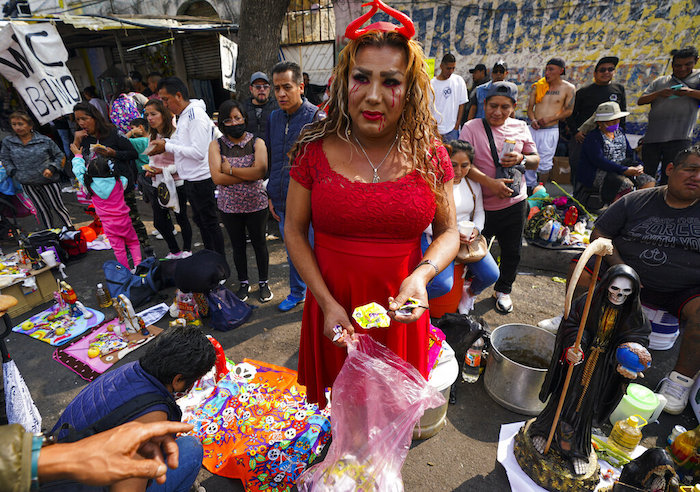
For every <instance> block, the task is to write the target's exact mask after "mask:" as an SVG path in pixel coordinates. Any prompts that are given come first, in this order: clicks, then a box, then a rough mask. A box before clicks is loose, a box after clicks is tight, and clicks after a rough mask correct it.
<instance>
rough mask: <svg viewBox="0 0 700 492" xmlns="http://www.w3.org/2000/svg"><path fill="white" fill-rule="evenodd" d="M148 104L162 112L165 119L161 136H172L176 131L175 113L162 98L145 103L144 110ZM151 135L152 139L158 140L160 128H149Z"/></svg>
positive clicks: (161, 114)
mask: <svg viewBox="0 0 700 492" xmlns="http://www.w3.org/2000/svg"><path fill="white" fill-rule="evenodd" d="M148 106H153V107H154V108H155V110H156V111H158V112H159V113H160V116H161V118H162V119H163V133H161V134H160V136H162V137H164V138H170V136H171V135H172V134H173V133H175V125H173V113H171V112H170V110H169V109H168V108H167V107H166V106H165V104H163V101H161V100H160V99H151V100H150V101H148V102H147V103H146V104H145V105H144V107H143V108H144V110H145V109H146V108H147V107H148ZM149 135H150V137H151V140H157V139H158V130H156V129H155V128H153V127H151V129H150V130H149Z"/></svg>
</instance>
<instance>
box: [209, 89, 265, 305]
mask: <svg viewBox="0 0 700 492" xmlns="http://www.w3.org/2000/svg"><path fill="white" fill-rule="evenodd" d="M247 126H248V115H247V113H246V111H245V110H244V109H243V107H242V106H241V105H240V104H239V103H238V102H237V101H225V102H224V103H223V104H222V105H221V106H220V107H219V129H220V130H221V132H222V133H223V134H224V135H223V136H222V137H221V138H219V139H217V140H214V141H213V142H212V143H211V144H210V145H209V168H210V170H211V177H212V180H213V181H214V183H215V184H216V185H217V189H218V197H217V205H218V207H219V210H220V211H221V218H222V221H223V223H224V226H225V227H226V231H228V236H229V239H230V240H231V246H232V248H233V262H234V264H235V265H236V272H237V274H238V281H239V282H240V286H239V288H238V291H237V292H236V295H237V296H238V298H239V299H241V300H242V301H245V300H246V299H248V294H249V292H250V283H249V281H248V264H247V261H246V231H247V232H248V236H249V237H250V242H251V244H252V245H253V250H254V251H255V260H256V263H257V266H258V283H259V291H258V300H259V301H260V302H267V301H269V300H270V299H272V292H271V291H270V287H269V286H268V284H267V280H268V266H269V258H270V257H269V253H268V251H267V243H266V240H265V230H266V226H267V216H268V205H267V193H266V191H265V187H264V186H263V181H262V180H263V178H264V177H265V173H266V172H267V147H266V146H265V142H264V141H263V140H262V139H260V138H257V137H255V136H254V135H253V134H252V133H249V132H247V131H246V128H247Z"/></svg>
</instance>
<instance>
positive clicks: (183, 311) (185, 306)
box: [170, 289, 202, 326]
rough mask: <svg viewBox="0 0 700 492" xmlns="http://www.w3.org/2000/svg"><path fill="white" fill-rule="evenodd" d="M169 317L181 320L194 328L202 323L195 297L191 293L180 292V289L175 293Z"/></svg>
mask: <svg viewBox="0 0 700 492" xmlns="http://www.w3.org/2000/svg"><path fill="white" fill-rule="evenodd" d="M170 316H172V317H173V318H178V319H183V320H185V323H187V324H192V325H195V326H199V325H200V324H201V323H202V322H201V321H200V316H199V307H198V305H197V300H196V299H195V295H194V294H193V293H192V292H182V291H181V290H180V289H178V290H177V291H176V292H175V300H174V301H173V303H172V304H171V305H170ZM180 323H181V322H180Z"/></svg>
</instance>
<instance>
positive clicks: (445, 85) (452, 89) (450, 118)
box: [430, 73, 469, 135]
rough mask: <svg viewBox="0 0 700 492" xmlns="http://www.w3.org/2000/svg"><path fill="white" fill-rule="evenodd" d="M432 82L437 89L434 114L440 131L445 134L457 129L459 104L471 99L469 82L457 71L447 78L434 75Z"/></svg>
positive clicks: (434, 88) (435, 89)
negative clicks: (468, 87)
mask: <svg viewBox="0 0 700 492" xmlns="http://www.w3.org/2000/svg"><path fill="white" fill-rule="evenodd" d="M430 84H431V85H432V86H433V90H434V91H435V105H434V107H433V109H432V110H433V116H435V119H436V120H437V122H438V131H439V132H440V134H443V135H444V134H445V133H448V132H451V131H452V130H454V129H455V125H456V124H457V115H458V114H459V106H460V104H464V103H466V102H467V101H468V100H469V95H468V92H467V84H466V82H464V79H463V78H462V77H461V76H460V75H457V74H456V73H453V74H452V75H450V78H448V79H447V80H439V79H437V78H436V77H434V78H433V80H431V81H430Z"/></svg>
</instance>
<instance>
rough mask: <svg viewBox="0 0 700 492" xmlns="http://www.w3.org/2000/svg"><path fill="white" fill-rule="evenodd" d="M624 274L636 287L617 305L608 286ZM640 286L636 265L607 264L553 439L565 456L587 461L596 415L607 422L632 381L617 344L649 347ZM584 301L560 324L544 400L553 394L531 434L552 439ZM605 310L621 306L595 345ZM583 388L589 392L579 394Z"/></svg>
mask: <svg viewBox="0 0 700 492" xmlns="http://www.w3.org/2000/svg"><path fill="white" fill-rule="evenodd" d="M620 276H623V277H627V278H629V279H630V280H632V285H633V291H632V294H630V295H629V296H628V297H627V299H626V301H625V303H624V304H623V305H622V306H614V305H613V304H612V303H610V302H609V301H608V287H609V286H610V284H611V283H612V281H613V279H615V278H616V277H620ZM639 285H640V282H639V277H638V276H637V274H636V272H635V271H634V270H633V269H632V268H630V267H629V266H627V265H615V266H613V267H611V268H610V269H608V271H607V272H606V273H605V275H604V276H603V278H602V279H601V280H600V282H599V283H598V285H597V286H596V289H595V290H594V292H593V301H592V303H591V309H590V312H589V315H588V320H587V322H586V326H585V328H584V332H583V337H582V338H581V350H582V351H583V353H584V359H583V361H582V362H581V363H580V364H578V365H576V366H574V369H573V372H572V375H571V381H570V383H569V388H568V391H567V393H566V398H565V399H564V405H563V407H562V411H561V415H560V417H559V424H558V425H557V431H556V433H555V434H554V439H553V440H552V447H553V448H554V449H556V450H557V451H558V452H559V453H560V454H562V455H563V456H565V457H568V458H573V457H576V458H580V459H583V460H585V461H587V460H588V456H589V454H590V452H591V427H592V422H593V418H595V419H596V421H597V422H602V421H603V420H605V419H606V418H607V417H609V416H610V414H611V413H612V411H613V410H614V409H615V407H616V406H617V404H618V403H619V402H620V399H621V398H622V396H623V394H624V391H625V390H626V388H627V383H628V380H627V379H626V378H624V377H623V376H621V375H620V374H619V373H618V372H617V365H618V362H617V359H616V357H615V352H616V350H617V348H618V347H619V346H620V344H622V343H625V342H637V343H639V344H641V345H643V346H644V347H646V346H647V345H648V343H649V334H650V333H651V325H650V324H649V321H648V320H647V319H646V317H645V316H644V313H643V312H642V309H641V304H640V302H639ZM585 301H586V294H584V295H583V296H581V297H579V298H578V299H576V301H574V303H573V305H572V308H571V312H570V314H569V317H568V318H567V319H565V320H562V322H561V324H560V325H559V330H558V331H557V338H556V342H555V346H554V354H553V355H552V360H551V362H550V364H549V370H548V371H547V376H546V378H545V381H544V383H543V384H542V389H541V391H540V400H541V401H543V402H544V401H546V400H547V398H548V397H549V402H548V403H547V406H546V407H545V408H544V410H542V413H540V415H539V416H538V417H537V419H536V420H535V421H534V422H533V423H532V425H531V426H530V432H529V433H530V436H531V437H534V436H542V437H544V438H545V439H547V437H548V436H549V431H550V429H551V427H552V422H553V421H554V414H555V413H556V409H557V406H558V404H559V398H560V397H561V392H562V388H563V385H564V380H565V379H566V372H567V370H568V366H569V364H568V362H567V361H566V351H567V349H568V348H569V347H571V346H573V345H574V342H575V341H576V334H577V332H578V327H579V323H580V321H581V316H582V315H583V307H584V305H585ZM606 309H611V310H616V311H617V317H616V318H615V323H614V328H613V329H612V332H611V333H609V334H608V336H607V337H603V340H604V342H603V343H602V344H601V343H599V344H596V336H597V334H598V330H599V325H600V322H601V318H602V317H603V313H604V312H605V310H606ZM595 345H601V346H603V347H604V350H603V351H602V352H600V353H599V354H598V358H597V363H596V365H595V368H594V369H593V371H592V372H591V373H590V374H591V375H590V380H589V381H590V382H589V384H588V387H587V389H586V390H584V386H583V385H582V382H583V379H584V377H583V376H584V370H585V367H586V362H587V361H588V359H589V358H590V357H591V354H592V352H593V348H594V346H595ZM584 391H585V395H584V397H583V398H580V397H581V394H582V392H584ZM579 399H581V401H580V404H579ZM577 407H578V409H577ZM562 437H563V439H562Z"/></svg>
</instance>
